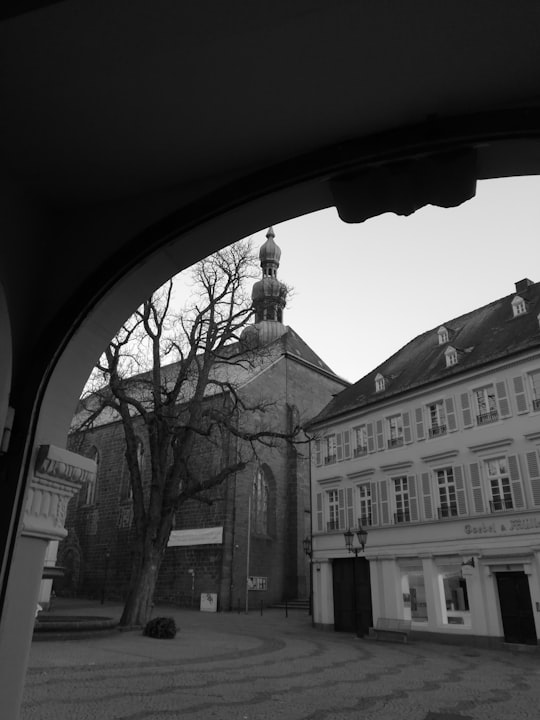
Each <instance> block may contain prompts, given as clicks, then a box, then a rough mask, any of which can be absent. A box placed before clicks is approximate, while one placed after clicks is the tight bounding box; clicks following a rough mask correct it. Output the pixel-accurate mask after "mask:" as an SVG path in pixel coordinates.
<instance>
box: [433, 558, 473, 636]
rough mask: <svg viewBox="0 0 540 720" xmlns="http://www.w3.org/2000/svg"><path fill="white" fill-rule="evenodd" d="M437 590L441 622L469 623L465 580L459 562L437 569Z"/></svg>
mask: <svg viewBox="0 0 540 720" xmlns="http://www.w3.org/2000/svg"><path fill="white" fill-rule="evenodd" d="M439 591H440V599H441V605H442V621H443V624H445V625H470V624H471V613H470V610H469V596H468V593H467V580H466V579H465V578H464V577H462V573H461V564H460V563H456V564H455V565H446V566H444V567H441V568H440V569H439Z"/></svg>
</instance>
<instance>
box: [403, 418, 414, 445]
mask: <svg viewBox="0 0 540 720" xmlns="http://www.w3.org/2000/svg"><path fill="white" fill-rule="evenodd" d="M403 440H404V441H405V442H406V443H411V442H412V432H411V414H410V413H409V412H404V413H403Z"/></svg>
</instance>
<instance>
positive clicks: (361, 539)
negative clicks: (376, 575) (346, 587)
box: [343, 525, 368, 637]
mask: <svg viewBox="0 0 540 720" xmlns="http://www.w3.org/2000/svg"><path fill="white" fill-rule="evenodd" d="M355 535H356V537H357V538H358V543H359V545H355V544H354V536H355ZM367 536H368V534H367V530H364V528H363V527H362V526H361V525H359V526H358V530H357V531H356V533H355V532H353V531H352V530H351V529H350V528H349V529H348V530H347V531H346V532H344V533H343V537H344V538H345V547H346V548H347V551H348V552H350V553H354V560H353V614H354V629H355V631H356V636H357V637H362V633H361V632H360V629H359V627H358V611H357V607H356V558H357V557H358V553H359V552H360V551H362V552H364V548H365V546H366V541H367Z"/></svg>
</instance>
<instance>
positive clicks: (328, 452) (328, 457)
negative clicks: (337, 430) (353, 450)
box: [324, 434, 337, 465]
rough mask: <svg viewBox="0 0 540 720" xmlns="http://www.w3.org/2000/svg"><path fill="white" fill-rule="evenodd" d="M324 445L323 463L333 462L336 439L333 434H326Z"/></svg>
mask: <svg viewBox="0 0 540 720" xmlns="http://www.w3.org/2000/svg"><path fill="white" fill-rule="evenodd" d="M324 446H325V454H324V464H325V465H330V464H331V463H335V462H336V460H337V441H336V436H335V434H334V435H327V436H326V437H325V439H324Z"/></svg>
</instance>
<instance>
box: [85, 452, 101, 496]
mask: <svg viewBox="0 0 540 720" xmlns="http://www.w3.org/2000/svg"><path fill="white" fill-rule="evenodd" d="M88 457H89V458H90V460H94V461H95V463H96V465H97V470H96V474H95V476H94V477H92V478H91V479H90V480H88V481H87V483H86V485H85V487H84V489H83V493H84V494H83V503H84V505H93V504H94V503H95V502H96V487H97V476H98V474H99V451H98V449H97V447H95V446H93V447H92V448H90V452H89V453H88Z"/></svg>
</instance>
